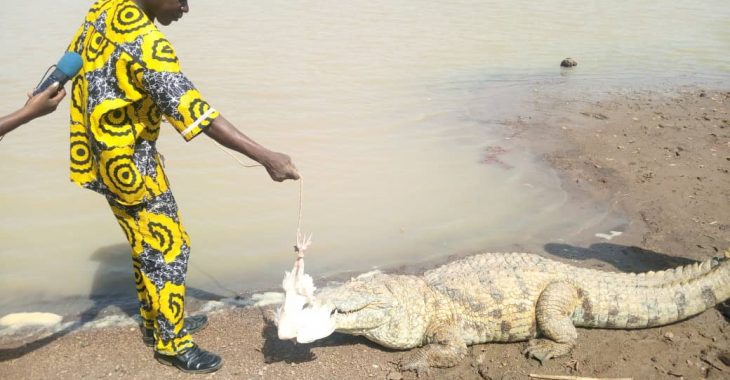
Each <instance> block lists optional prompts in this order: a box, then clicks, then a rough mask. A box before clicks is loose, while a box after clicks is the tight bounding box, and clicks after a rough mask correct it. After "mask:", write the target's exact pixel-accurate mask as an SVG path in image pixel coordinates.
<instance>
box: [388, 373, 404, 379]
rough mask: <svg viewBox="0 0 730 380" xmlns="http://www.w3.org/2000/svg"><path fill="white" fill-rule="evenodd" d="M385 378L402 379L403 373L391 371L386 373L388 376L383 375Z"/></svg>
mask: <svg viewBox="0 0 730 380" xmlns="http://www.w3.org/2000/svg"><path fill="white" fill-rule="evenodd" d="M385 379H386V380H403V375H401V374H400V372H396V371H391V372H389V373H388V376H386V377H385Z"/></svg>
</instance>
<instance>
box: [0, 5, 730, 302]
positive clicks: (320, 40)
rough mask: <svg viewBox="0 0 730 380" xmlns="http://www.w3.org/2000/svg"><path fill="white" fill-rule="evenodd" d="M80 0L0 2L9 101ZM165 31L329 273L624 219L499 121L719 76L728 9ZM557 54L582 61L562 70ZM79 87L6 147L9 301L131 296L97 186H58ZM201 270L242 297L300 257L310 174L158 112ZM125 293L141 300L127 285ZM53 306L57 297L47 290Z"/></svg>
mask: <svg viewBox="0 0 730 380" xmlns="http://www.w3.org/2000/svg"><path fill="white" fill-rule="evenodd" d="M89 5H90V3H89V2H88V1H84V0H65V1H62V2H61V1H56V0H37V1H32V2H27V1H12V2H11V1H5V2H4V3H3V10H2V13H0V25H1V26H2V28H0V51H2V52H3V54H1V55H0V68H2V70H0V86H1V88H2V89H4V91H2V92H0V113H7V112H10V111H12V110H14V109H16V108H17V107H18V106H20V105H22V103H23V101H24V93H25V91H26V90H28V89H29V88H31V87H33V86H34V85H35V84H36V83H37V81H38V80H39V79H40V76H41V74H42V73H43V72H44V71H45V69H46V68H47V67H48V65H50V64H52V63H54V62H55V61H56V60H57V59H58V58H59V57H60V56H61V54H62V53H63V51H64V48H65V46H66V44H67V43H68V41H69V39H70V38H71V37H72V34H73V32H74V31H75V29H76V27H77V26H78V25H79V24H80V22H81V20H82V18H83V15H84V12H85V10H86V9H87V8H88V7H89ZM190 6H191V8H192V9H191V12H190V13H189V14H188V15H186V16H185V17H184V18H183V19H182V20H181V21H180V22H178V23H175V24H173V25H172V26H170V27H163V28H162V30H163V32H165V33H166V34H167V35H168V37H169V39H170V40H171V41H172V43H173V45H174V46H175V48H176V50H177V53H178V55H179V57H180V59H181V62H182V67H183V70H184V72H185V73H186V74H187V75H188V76H189V77H190V78H191V79H192V80H193V82H194V83H195V84H196V86H197V87H198V88H199V89H200V90H201V92H202V93H203V94H204V96H206V98H207V99H208V101H209V102H210V103H211V104H212V105H213V106H214V107H215V108H216V109H218V110H220V111H221V112H222V114H224V115H225V116H226V117H227V118H228V119H229V120H231V121H232V122H233V123H234V124H235V125H237V126H238V127H239V129H241V130H242V131H244V132H245V133H247V134H248V135H249V136H251V137H253V138H254V139H256V140H257V141H259V142H260V143H262V144H263V145H265V146H267V147H270V148H271V149H274V150H279V151H282V152H285V153H288V154H290V155H291V156H292V157H293V159H294V162H295V163H296V165H297V166H298V167H299V169H300V171H301V173H302V175H303V178H304V182H303V198H302V205H303V215H302V228H303V230H304V231H306V232H310V233H312V234H313V245H312V246H311V248H310V249H309V251H308V252H307V255H308V259H307V272H309V273H311V274H312V275H314V276H315V277H317V278H321V277H324V276H330V275H335V274H338V273H343V272H353V273H357V272H362V271H366V270H370V269H372V268H387V267H394V266H398V265H402V264H409V263H418V262H424V261H426V260H434V259H438V258H443V257H445V256H447V255H454V254H457V255H458V254H467V253H472V252H477V251H482V250H491V251H495V250H522V249H525V250H540V249H541V248H542V246H543V245H544V244H546V243H549V242H556V241H559V242H573V241H577V240H578V239H588V238H590V237H593V235H594V234H595V233H598V232H607V231H609V230H611V229H621V228H623V227H625V221H624V220H623V219H622V218H621V216H620V215H613V214H612V213H611V212H610V211H609V206H608V205H604V204H600V203H592V202H585V201H578V200H576V199H572V198H571V196H570V195H569V194H568V193H566V191H565V190H563V187H562V186H561V182H560V179H559V177H558V174H557V173H555V172H554V171H553V170H551V169H550V168H549V167H547V166H546V165H545V164H544V163H543V162H541V161H540V159H539V157H538V156H536V155H535V154H534V153H532V152H531V151H530V150H529V149H528V148H527V147H526V146H521V145H520V144H518V143H513V142H512V141H511V139H510V134H509V133H506V132H505V130H506V129H505V126H506V125H507V124H509V122H510V121H514V120H519V117H521V116H523V115H528V114H530V112H531V110H532V109H531V107H532V106H531V104H532V102H533V101H534V100H535V99H534V96H535V95H534V94H535V93H536V92H535V90H536V89H540V91H539V92H538V93H540V94H545V93H550V91H551V89H555V90H559V91H581V92H583V93H586V94H591V93H594V94H600V93H601V92H603V91H605V90H606V89H609V88H613V87H616V86H650V85H656V84H665V85H666V84H668V85H672V84H676V83H688V84H692V83H699V82H702V83H718V81H719V82H723V81H724V82H728V75H729V74H730V56H729V55H728V51H730V7H728V6H727V1H725V0H707V1H701V2H698V1H674V0H663V1H643V0H641V1H611V2H609V1H585V0H584V1H575V0H561V1H540V2H535V1H521V0H520V1H509V2H507V1H494V0H484V1H468V0H453V1H431V0H421V1H399V0H396V1H392V0H391V1H382V0H375V1H373V0H370V1H359V0H354V1H332V0H319V1H313V0H302V1H282V0H271V1H266V2H261V1H247V0H241V1H213V0H191V1H190ZM565 57H573V58H575V59H576V60H578V62H579V66H578V67H576V68H575V69H573V70H571V71H570V74H569V75H566V72H565V71H561V69H560V68H559V67H558V64H559V62H560V61H561V60H562V59H563V58H565ZM67 108H68V102H67V100H65V101H64V103H63V104H62V105H61V109H60V110H59V111H58V112H56V113H54V114H52V115H50V116H48V117H45V118H43V119H39V120H36V121H34V122H33V123H31V124H29V125H27V126H24V127H23V128H21V129H19V130H17V131H15V132H13V133H11V134H9V135H8V136H6V137H5V139H4V140H3V141H2V142H0V162H2V165H0V178H2V181H1V182H0V183H1V184H2V186H0V259H2V262H3V264H2V269H1V270H0V289H2V290H3V295H2V297H0V315H2V314H4V313H7V312H12V311H29V310H30V309H39V308H40V309H43V308H46V309H48V308H50V309H53V307H49V306H47V305H59V304H62V303H64V302H65V300H69V299H71V300H83V299H85V298H88V297H89V296H92V297H99V296H113V295H115V294H124V295H129V294H131V293H130V291H131V290H132V282H131V281H132V280H131V274H130V272H131V270H130V268H131V264H130V261H129V257H128V248H127V246H126V243H125V240H124V236H123V234H122V232H121V230H120V229H119V227H118V226H117V224H116V222H115V220H114V218H113V216H112V214H111V212H110V211H109V209H108V206H107V205H106V202H105V201H104V200H103V199H102V198H101V197H100V196H98V195H96V194H95V193H92V192H90V191H87V190H82V189H79V188H77V187H76V186H75V185H73V184H71V183H70V182H69V181H68V151H67V144H68V141H67V140H68V127H67V123H66V120H67V118H68V115H67V114H68V111H67ZM165 127H166V129H165V130H164V132H163V136H162V137H161V140H160V142H159V149H160V151H161V152H162V153H163V154H164V155H165V157H166V159H167V160H166V162H167V171H168V175H169V177H170V180H171V183H172V188H173V189H174V192H175V195H176V198H177V200H178V202H179V204H180V208H181V211H182V215H183V218H184V221H185V224H186V227H187V229H188V232H189V233H190V235H191V239H192V243H193V253H192V258H191V263H190V270H189V281H188V283H189V285H190V287H191V288H194V289H196V290H197V291H199V292H201V293H205V292H209V293H212V294H214V295H221V296H230V295H232V294H235V293H240V292H246V291H250V290H253V289H268V288H273V287H276V286H277V285H278V283H279V282H280V281H281V279H282V277H283V272H284V270H287V269H288V268H290V266H291V264H292V263H293V259H294V254H293V249H292V245H293V244H294V238H295V232H296V228H297V218H298V208H299V199H300V198H299V195H300V184H299V183H296V182H286V183H274V182H273V181H271V180H269V179H268V176H267V175H266V173H265V171H264V170H263V169H261V168H243V167H242V166H241V165H239V163H238V162H236V161H235V160H233V159H232V158H231V157H229V156H228V155H226V154H225V153H224V152H222V151H221V150H220V149H219V148H217V147H216V146H215V145H214V144H213V143H212V141H211V140H210V139H208V138H207V137H206V136H201V137H199V138H198V139H196V140H194V141H192V142H190V143H184V142H183V141H182V139H181V138H180V137H179V136H177V135H176V133H174V130H173V129H172V128H170V127H169V126H165ZM130 299H131V298H130ZM44 305H46V306H44Z"/></svg>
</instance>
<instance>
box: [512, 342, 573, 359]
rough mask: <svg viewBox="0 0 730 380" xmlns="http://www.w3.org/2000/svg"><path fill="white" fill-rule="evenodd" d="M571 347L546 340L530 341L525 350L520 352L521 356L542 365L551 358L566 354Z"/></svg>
mask: <svg viewBox="0 0 730 380" xmlns="http://www.w3.org/2000/svg"><path fill="white" fill-rule="evenodd" d="M572 347H573V345H571V344H567V343H557V342H553V341H552V340H548V339H532V340H530V342H529V343H528V344H527V348H525V349H524V350H523V351H522V354H523V355H525V356H527V357H528V358H533V359H536V360H538V361H539V362H540V365H542V364H545V362H546V361H548V360H550V359H552V358H556V357H558V356H563V355H565V354H567V353H568V352H570V349H571V348H572Z"/></svg>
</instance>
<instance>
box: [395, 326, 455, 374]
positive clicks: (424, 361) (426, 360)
mask: <svg viewBox="0 0 730 380" xmlns="http://www.w3.org/2000/svg"><path fill="white" fill-rule="evenodd" d="M466 353H467V348H466V343H465V342H464V339H463V338H462V337H461V334H460V331H459V329H458V328H457V327H452V326H442V327H440V328H438V329H437V330H436V332H435V333H434V334H433V341H432V342H431V343H429V344H428V345H426V346H424V347H422V348H419V349H417V350H414V351H412V352H411V353H409V354H407V355H406V356H405V357H404V358H403V359H402V360H401V362H400V369H401V370H404V371H415V372H416V373H417V374H418V375H419V376H420V375H421V374H423V373H427V372H428V370H429V368H430V367H442V368H446V367H453V366H455V365H457V364H458V363H459V362H460V361H461V360H462V359H464V357H465V356H466Z"/></svg>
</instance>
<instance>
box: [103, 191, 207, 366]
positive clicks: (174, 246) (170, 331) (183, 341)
mask: <svg viewBox="0 0 730 380" xmlns="http://www.w3.org/2000/svg"><path fill="white" fill-rule="evenodd" d="M163 180H164V178H163ZM109 205H110V206H111V208H112V212H113V213H114V216H115V217H116V218H117V222H119V226H121V227H122V231H124V234H125V235H126V236H127V240H128V241H129V245H130V246H131V247H132V266H133V268H134V281H135V283H136V285H137V298H138V299H139V302H140V315H141V316H142V320H143V321H144V322H143V323H144V327H145V328H148V329H154V332H155V342H156V343H155V350H156V351H158V352H160V353H163V354H166V355H174V354H175V353H176V352H180V351H182V350H184V349H186V348H189V347H192V345H193V340H192V337H191V336H190V334H188V332H187V330H185V327H184V325H185V322H184V318H183V317H184V304H185V274H186V273H187V267H188V259H189V257H190V239H189V237H188V234H187V233H186V232H185V229H184V228H183V226H182V223H181V222H180V214H179V212H178V209H177V204H176V203H175V198H173V196H172V193H171V192H170V191H167V192H165V193H164V194H162V195H160V196H159V197H155V198H149V199H148V200H146V201H145V202H144V203H141V204H138V205H134V206H124V205H120V204H117V203H115V202H113V201H109Z"/></svg>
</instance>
